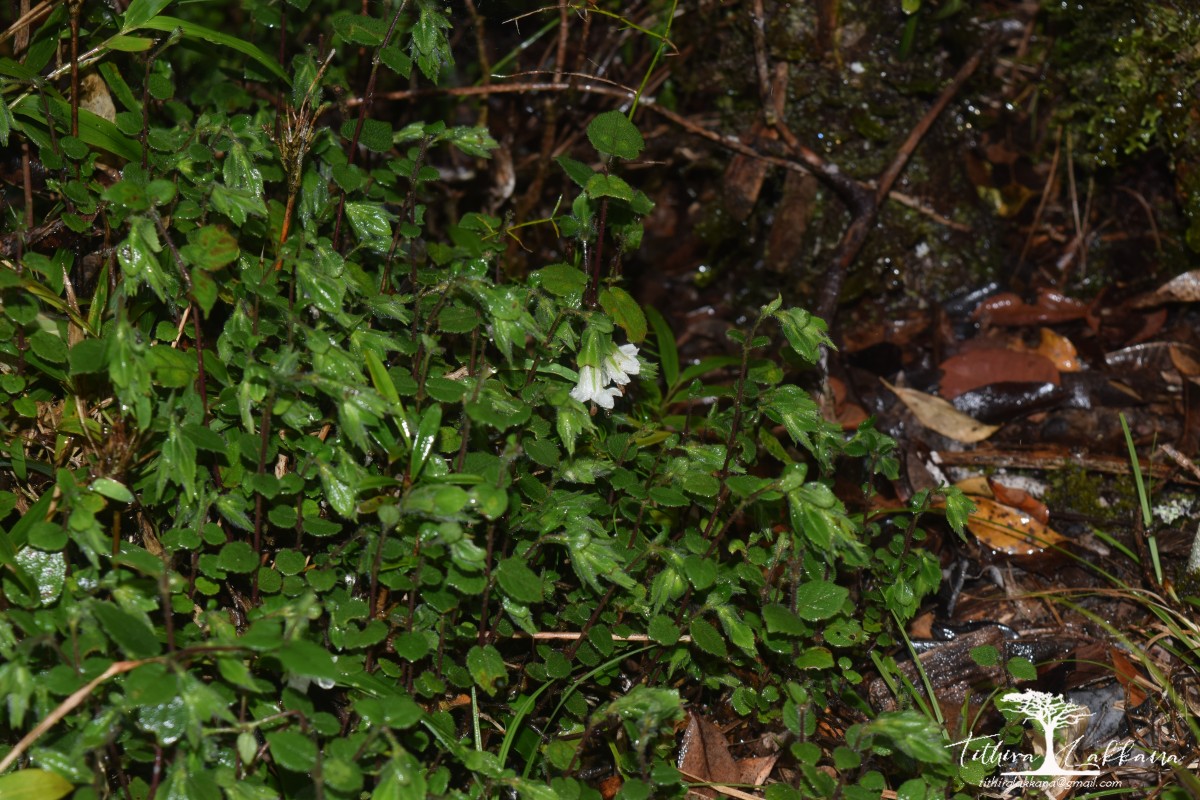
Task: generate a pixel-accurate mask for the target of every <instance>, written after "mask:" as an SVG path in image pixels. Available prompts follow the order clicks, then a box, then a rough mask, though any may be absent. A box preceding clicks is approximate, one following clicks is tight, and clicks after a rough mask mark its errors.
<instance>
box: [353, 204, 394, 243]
mask: <svg viewBox="0 0 1200 800" xmlns="http://www.w3.org/2000/svg"><path fill="white" fill-rule="evenodd" d="M346 216H347V217H349V218H350V225H351V227H353V228H354V233H355V235H356V236H358V240H359V241H360V242H362V243H363V245H364V246H366V247H369V248H370V249H372V250H375V251H377V252H380V253H386V252H387V251H388V250H389V249H390V248H391V246H392V220H393V219H394V217H393V215H392V214H390V213H389V212H388V211H387V210H385V209H384V207H383V204H381V203H346Z"/></svg>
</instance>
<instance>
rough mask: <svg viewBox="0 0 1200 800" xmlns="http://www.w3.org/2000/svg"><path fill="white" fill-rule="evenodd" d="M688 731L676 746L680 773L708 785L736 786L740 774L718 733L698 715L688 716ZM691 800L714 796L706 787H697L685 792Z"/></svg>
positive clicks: (719, 730)
mask: <svg viewBox="0 0 1200 800" xmlns="http://www.w3.org/2000/svg"><path fill="white" fill-rule="evenodd" d="M688 717H689V719H688V726H687V730H686V731H684V733H683V741H682V742H681V743H680V745H679V770H680V771H681V772H686V773H687V774H688V775H690V776H692V777H694V778H695V779H697V780H701V781H707V782H709V783H738V782H740V780H741V773H740V772H739V771H738V768H737V764H736V763H735V762H734V760H733V756H731V755H730V754H729V742H728V740H726V738H725V734H723V733H721V729H720V728H718V727H717V726H716V725H714V724H712V723H711V722H709V721H708V720H706V719H704V718H703V717H701V716H700V715H698V714H692V713H690V712H689V714H688ZM688 795H689V796H691V797H716V796H717V792H716V790H715V789H714V788H711V787H708V786H697V787H693V788H692V789H690V790H688Z"/></svg>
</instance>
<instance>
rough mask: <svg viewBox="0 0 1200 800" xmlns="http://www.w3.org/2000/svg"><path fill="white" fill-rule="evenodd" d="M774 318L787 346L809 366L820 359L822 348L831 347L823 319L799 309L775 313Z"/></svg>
mask: <svg viewBox="0 0 1200 800" xmlns="http://www.w3.org/2000/svg"><path fill="white" fill-rule="evenodd" d="M774 317H775V319H777V320H779V324H780V327H782V328H783V335H784V336H786V337H787V340H788V344H790V345H791V346H792V349H793V350H795V351H796V352H797V353H799V354H800V357H801V358H803V359H804V360H805V361H808V362H809V363H810V364H815V363H817V360H818V359H820V357H821V347H822V346H825V347H830V348H832V347H833V340H831V339H830V338H829V336H828V334H827V333H826V331H827V330H828V329H829V326H827V325H826V324H825V321H824V320H823V319H820V318H819V317H814V316H813V315H812V314H810V313H808V312H807V311H803V310H801V309H799V308H785V309H783V310H782V311H776V312H775V313H774Z"/></svg>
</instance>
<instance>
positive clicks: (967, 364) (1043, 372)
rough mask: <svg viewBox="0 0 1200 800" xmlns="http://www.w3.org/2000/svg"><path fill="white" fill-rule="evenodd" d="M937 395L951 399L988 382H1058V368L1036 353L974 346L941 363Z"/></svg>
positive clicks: (1056, 383)
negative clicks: (940, 377) (938, 393)
mask: <svg viewBox="0 0 1200 800" xmlns="http://www.w3.org/2000/svg"><path fill="white" fill-rule="evenodd" d="M941 370H942V381H941V384H940V386H939V387H938V391H939V392H940V394H941V396H942V397H944V398H946V399H947V400H953V399H954V398H956V397H958V396H959V395H960V394H962V393H963V392H969V391H971V390H972V389H978V388H979V387H981V386H987V385H988V384H991V383H1002V382H1016V383H1053V384H1055V385H1056V386H1057V385H1058V382H1059V378H1058V370H1057V369H1055V367H1054V364H1053V363H1052V362H1051V361H1050V360H1049V359H1047V358H1045V357H1044V356H1042V355H1040V354H1038V353H1029V352H1019V351H1017V350H1009V349H1008V348H1005V347H977V348H972V349H971V350H968V351H965V352H962V353H959V354H958V355H956V356H951V357H950V358H948V359H946V360H945V361H943V362H942V363H941Z"/></svg>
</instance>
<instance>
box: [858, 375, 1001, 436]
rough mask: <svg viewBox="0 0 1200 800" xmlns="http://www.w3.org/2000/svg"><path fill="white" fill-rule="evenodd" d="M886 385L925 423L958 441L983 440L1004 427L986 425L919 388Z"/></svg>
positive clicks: (931, 428) (928, 426) (933, 429)
mask: <svg viewBox="0 0 1200 800" xmlns="http://www.w3.org/2000/svg"><path fill="white" fill-rule="evenodd" d="M881 380H882V379H881ZM883 385H884V386H886V387H887V388H888V389H890V390H891V391H892V392H894V393H895V395H896V396H897V397H899V398H900V402H902V403H904V405H905V406H907V407H908V410H909V411H911V412H913V414H915V415H916V417H917V419H919V420H920V421H921V424H922V425H924V426H925V427H926V428H929V429H930V430H932V431H937V432H938V433H940V434H942V435H943V436H947V437H949V438H951V439H954V440H955V441H959V442H963V443H965V444H973V443H975V442H982V441H983V440H984V439H986V438H988V437H989V436H991V435H992V434H993V433H995V432H996V431H998V430H1000V426H999V425H985V424H983V423H982V422H979V421H978V420H975V419H972V418H971V417H968V416H967V415H966V414H964V413H962V412H961V411H959V410H957V409H956V408H955V407H954V406H952V405H950V404H949V403H948V402H946V401H945V400H943V399H942V398H940V397H934V396H933V395H931V394H926V393H925V392H918V391H917V390H916V389H906V388H904V387H898V386H892V385H891V384H890V383H888V382H887V381H883Z"/></svg>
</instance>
